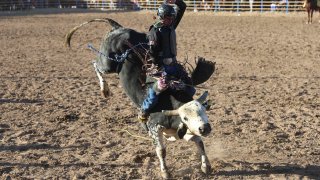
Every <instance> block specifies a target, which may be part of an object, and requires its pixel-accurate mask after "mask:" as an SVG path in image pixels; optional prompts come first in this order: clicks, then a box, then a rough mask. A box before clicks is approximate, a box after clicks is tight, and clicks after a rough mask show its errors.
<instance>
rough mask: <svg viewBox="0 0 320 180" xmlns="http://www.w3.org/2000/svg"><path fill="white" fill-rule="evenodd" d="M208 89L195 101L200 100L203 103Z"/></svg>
mask: <svg viewBox="0 0 320 180" xmlns="http://www.w3.org/2000/svg"><path fill="white" fill-rule="evenodd" d="M208 94H209V93H208V91H205V92H204V93H203V94H202V95H201V96H200V97H199V98H198V99H197V101H199V102H200V104H203V103H204V102H205V101H206V99H207V97H208Z"/></svg>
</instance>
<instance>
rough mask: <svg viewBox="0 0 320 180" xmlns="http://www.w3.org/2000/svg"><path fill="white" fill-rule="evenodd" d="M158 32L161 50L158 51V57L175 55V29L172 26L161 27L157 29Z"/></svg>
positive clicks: (172, 56)
mask: <svg viewBox="0 0 320 180" xmlns="http://www.w3.org/2000/svg"><path fill="white" fill-rule="evenodd" d="M158 31H159V32H160V36H161V37H159V41H160V46H161V51H160V52H159V57H160V58H174V57H176V56H177V44H176V31H175V29H174V28H173V26H170V27H161V28H159V29H158Z"/></svg>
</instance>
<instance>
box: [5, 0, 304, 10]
mask: <svg viewBox="0 0 320 180" xmlns="http://www.w3.org/2000/svg"><path fill="white" fill-rule="evenodd" d="M162 2H163V1H162V0H160V1H157V0H1V1H0V11H19V10H31V9H39V8H42V9H43V8H83V9H100V10H151V11H153V10H156V9H157V8H158V7H159V5H160V4H161V3H162ZM185 2H186V4H187V5H188V7H187V10H189V11H194V12H199V11H212V12H238V13H240V12H261V13H262V12H285V13H288V12H296V11H304V9H305V8H303V3H304V0H185Z"/></svg>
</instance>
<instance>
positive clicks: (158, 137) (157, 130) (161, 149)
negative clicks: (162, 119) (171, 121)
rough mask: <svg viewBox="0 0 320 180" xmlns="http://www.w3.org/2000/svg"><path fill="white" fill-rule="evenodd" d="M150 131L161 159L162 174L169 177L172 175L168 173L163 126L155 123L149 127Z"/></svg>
mask: <svg viewBox="0 0 320 180" xmlns="http://www.w3.org/2000/svg"><path fill="white" fill-rule="evenodd" d="M149 133H150V136H151V137H152V139H153V140H154V144H155V146H156V153H157V156H158V158H159V161H160V171H161V176H162V178H164V179H168V178H169V177H170V174H169V173H168V168H167V165H166V160H165V158H166V147H165V145H164V143H163V126H160V125H155V126H153V127H149Z"/></svg>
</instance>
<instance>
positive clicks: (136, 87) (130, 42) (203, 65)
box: [66, 18, 215, 112]
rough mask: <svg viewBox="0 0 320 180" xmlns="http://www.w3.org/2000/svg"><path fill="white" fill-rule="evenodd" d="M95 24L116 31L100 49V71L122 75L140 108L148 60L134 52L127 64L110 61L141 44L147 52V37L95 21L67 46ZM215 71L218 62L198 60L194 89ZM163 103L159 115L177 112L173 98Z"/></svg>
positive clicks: (193, 75) (181, 97)
mask: <svg viewBox="0 0 320 180" xmlns="http://www.w3.org/2000/svg"><path fill="white" fill-rule="evenodd" d="M91 22H106V23H108V24H110V25H111V26H112V30H111V31H110V32H108V34H107V35H106V36H105V38H104V40H103V42H102V44H101V47H100V52H101V53H102V54H103V55H100V56H98V57H97V59H96V61H95V63H96V66H97V69H98V70H99V71H100V72H101V73H118V74H119V77H120V81H121V83H122V85H123V88H124V90H125V92H126V93H127V95H128V96H129V97H130V98H131V100H132V101H133V102H134V103H135V104H136V105H137V106H140V105H141V103H142V101H143V99H144V96H145V87H144V86H143V83H142V82H141V80H143V75H144V72H143V68H142V66H143V64H144V63H143V61H144V60H143V58H144V56H143V57H141V53H137V52H136V50H132V51H131V53H129V54H128V56H127V57H126V59H125V61H124V62H117V61H115V60H110V59H114V57H115V55H121V54H124V53H125V52H126V51H127V50H128V49H131V48H132V46H136V45H138V44H141V47H139V46H137V48H140V50H141V49H142V50H146V49H147V47H146V46H147V45H146V44H147V42H148V40H147V38H146V37H147V36H146V34H145V33H140V32H137V31H135V30H133V29H129V28H123V27H122V26H121V25H120V24H119V23H117V22H115V21H114V20H112V19H109V18H104V19H94V20H91V21H88V22H85V23H83V24H81V25H79V26H76V27H75V28H73V29H72V30H71V31H70V32H69V33H68V34H67V35H66V45H67V46H69V47H70V41H71V37H72V35H73V33H74V32H75V31H76V30H77V29H79V28H80V27H82V26H84V25H86V24H89V23H91ZM135 49H136V48H135ZM214 71H215V62H210V61H206V60H205V59H204V58H201V57H200V58H198V61H197V65H196V68H195V69H194V70H193V72H192V73H191V79H192V82H193V84H192V85H193V86H196V85H199V84H201V83H203V82H205V81H207V80H208V79H209V78H210V76H211V75H212V74H213V72H214ZM170 93H172V92H170V91H167V92H166V93H163V94H161V96H163V97H164V96H168V95H169V94H170ZM175 97H176V98H178V99H179V100H180V101H182V102H183V103H185V102H188V101H190V100H192V99H190V98H188V97H187V96H185V95H184V94H183V92H178V93H175ZM159 100H160V101H159V103H158V104H159V105H157V106H156V107H155V108H154V111H155V112H159V111H161V110H164V109H173V108H176V107H173V106H172V105H171V104H172V103H171V102H169V101H170V98H161V97H160V98H159Z"/></svg>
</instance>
